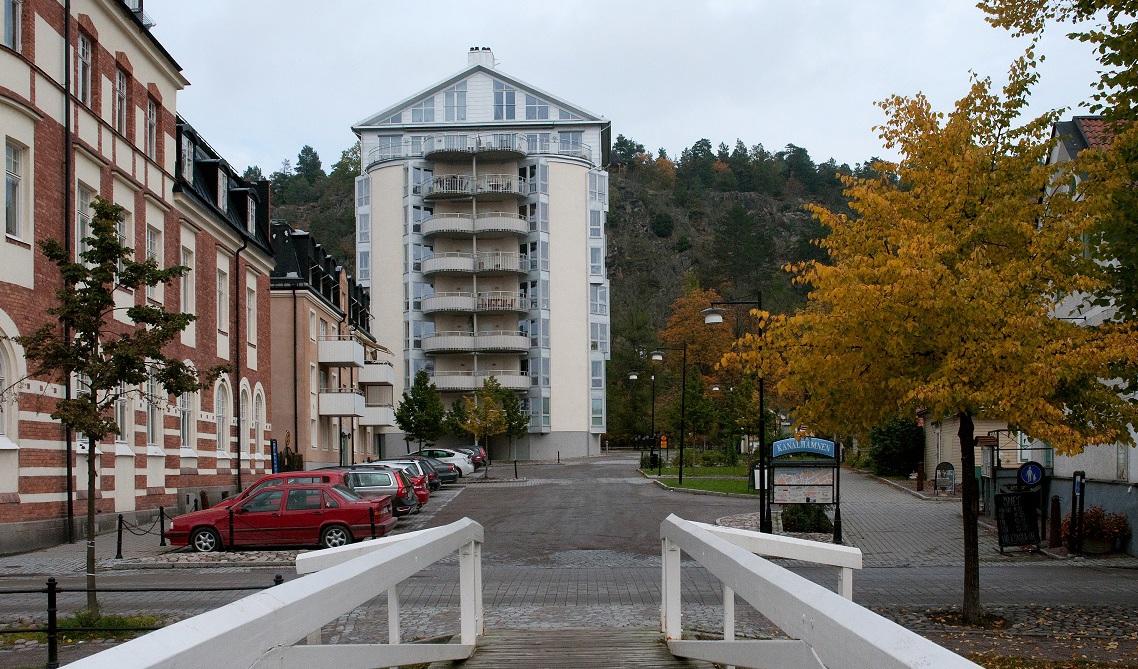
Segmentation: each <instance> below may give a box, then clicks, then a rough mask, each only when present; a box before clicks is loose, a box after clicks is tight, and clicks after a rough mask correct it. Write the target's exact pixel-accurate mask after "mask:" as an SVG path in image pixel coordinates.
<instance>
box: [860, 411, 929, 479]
mask: <svg viewBox="0 0 1138 669" xmlns="http://www.w3.org/2000/svg"><path fill="white" fill-rule="evenodd" d="M924 450H925V432H924V430H922V429H921V428H919V427H917V424H916V423H915V422H914V421H912V420H910V419H907V418H895V419H893V420H891V421H888V422H886V423H884V424H882V425H878V426H877V427H875V428H873V429H872V430H870V432H869V466H870V467H871V468H872V469H873V471H874V473H876V474H883V475H900V476H908V475H909V474H910V473H911V472H913V471H914V470H915V469H916V468H917V463H918V462H920V461H921V458H922V457H923V455H924Z"/></svg>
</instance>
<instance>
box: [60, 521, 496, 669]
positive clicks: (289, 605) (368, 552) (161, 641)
mask: <svg viewBox="0 0 1138 669" xmlns="http://www.w3.org/2000/svg"><path fill="white" fill-rule="evenodd" d="M482 540H483V530H482V526H481V525H479V524H478V523H476V522H474V521H473V520H470V519H469V518H463V519H462V520H459V521H455V522H453V523H451V524H449V525H444V526H442V527H436V528H431V529H426V530H419V531H417V532H408V533H406V534H402V535H398V536H393V537H385V538H383V539H376V540H372V541H364V542H360V543H356V544H349V545H347V546H341V547H339V548H330V549H325V550H320V551H313V552H311V553H305V554H303V555H300V556H298V557H297V561H296V570H297V573H298V574H306V575H305V576H303V577H302V578H298V579H295V580H293V581H289V582H287V583H283V584H281V585H278V586H274V587H272V588H270V589H268V590H264V591H262V592H258V593H256V594H253V595H250V596H248V597H245V598H242V599H239V600H237V601H235V602H233V603H231V604H226V605H225V606H222V607H219V608H217V609H214V610H212V611H209V612H207V613H203V614H201V615H197V616H194V617H193V618H188V619H186V620H183V621H181V622H177V623H174V624H173V625H170V626H169V627H164V628H162V629H160V630H158V631H156V632H151V633H150V634H147V635H145V636H142V637H139V638H137V639H134V640H132V641H128V642H126V643H124V644H122V645H119V646H116V647H114V648H111V649H108V650H105V651H103V652H101V653H97V654H95V655H92V656H90V657H87V658H84V659H82V660H78V661H77V662H75V663H73V664H71V665H69V666H72V667H76V668H77V669H91V668H99V669H112V668H114V669H117V668H118V667H139V668H152V667H153V668H157V667H163V668H171V669H173V668H175V667H187V668H189V667H253V668H258V669H268V668H269V667H272V668H273V669H311V668H312V667H337V668H338V669H354V668H359V669H363V668H364V667H393V666H400V665H414V664H426V663H430V662H443V661H450V660H462V659H466V658H469V657H470V656H471V655H472V654H473V653H474V648H475V643H476V640H477V638H478V636H479V635H480V634H481V633H482V629H483V614H482ZM455 551H458V555H459V592H460V602H459V608H460V623H459V637H460V638H459V643H457V644H429V643H422V644H419V643H409V644H405V643H401V642H400V628H399V595H398V594H397V591H396V589H397V587H398V586H399V584H400V583H402V582H403V581H404V580H406V579H407V578H409V577H411V576H413V575H414V574H415V573H417V572H418V571H420V570H422V569H424V568H425V567H428V566H429V565H431V564H434V563H435V562H438V561H439V560H441V559H443V558H445V557H447V556H448V555H450V554H451V553H454V552H455ZM385 591H386V592H387V602H388V628H389V636H388V641H389V643H386V644H333V645H321V639H320V628H321V627H322V626H323V625H324V624H325V623H328V622H330V621H332V620H335V619H336V618H338V617H340V616H342V615H345V614H347V613H349V612H351V611H352V610H354V609H356V608H357V607H359V606H362V605H363V604H365V603H367V602H368V601H369V600H371V599H373V598H375V597H377V596H379V595H380V594H381V593H383V592H385ZM302 640H307V645H300V646H298V645H295V644H296V643H297V642H299V641H302Z"/></svg>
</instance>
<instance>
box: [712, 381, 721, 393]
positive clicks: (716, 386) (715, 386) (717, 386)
mask: <svg viewBox="0 0 1138 669" xmlns="http://www.w3.org/2000/svg"><path fill="white" fill-rule="evenodd" d="M720 390H723V388H721V387H719V384H718V383H716V384H712V386H711V392H713V393H717V392H719V391H720Z"/></svg>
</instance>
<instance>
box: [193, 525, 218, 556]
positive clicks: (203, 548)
mask: <svg viewBox="0 0 1138 669" xmlns="http://www.w3.org/2000/svg"><path fill="white" fill-rule="evenodd" d="M190 545H191V546H193V547H194V550H195V551H197V552H199V553H211V552H213V551H215V550H218V549H219V548H221V536H220V535H218V533H217V531H216V530H214V529H211V528H208V527H199V528H198V529H196V530H194V533H193V534H192V535H190Z"/></svg>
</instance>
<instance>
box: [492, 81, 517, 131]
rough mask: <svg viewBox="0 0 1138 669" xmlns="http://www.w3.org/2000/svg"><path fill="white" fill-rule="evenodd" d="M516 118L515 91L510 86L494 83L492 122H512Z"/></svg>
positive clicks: (498, 82)
mask: <svg viewBox="0 0 1138 669" xmlns="http://www.w3.org/2000/svg"><path fill="white" fill-rule="evenodd" d="M516 116H517V90H516V89H514V87H512V86H507V85H506V84H504V83H502V82H500V81H495V82H494V120H495V121H512V120H514V119H515V117H516Z"/></svg>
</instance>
